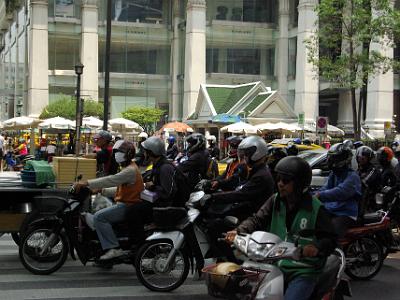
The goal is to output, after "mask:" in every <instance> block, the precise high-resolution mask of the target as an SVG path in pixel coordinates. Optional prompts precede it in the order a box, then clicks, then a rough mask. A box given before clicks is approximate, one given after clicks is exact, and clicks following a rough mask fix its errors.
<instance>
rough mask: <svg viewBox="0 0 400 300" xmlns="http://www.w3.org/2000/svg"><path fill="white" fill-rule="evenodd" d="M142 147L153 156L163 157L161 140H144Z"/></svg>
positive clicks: (154, 137) (156, 138) (154, 138)
mask: <svg viewBox="0 0 400 300" xmlns="http://www.w3.org/2000/svg"><path fill="white" fill-rule="evenodd" d="M142 146H143V148H144V149H145V150H147V151H150V152H151V153H153V155H154V156H162V155H165V144H164V142H163V140H162V139H160V138H159V137H156V136H151V137H149V138H148V139H146V140H145V141H144V142H143V143H142Z"/></svg>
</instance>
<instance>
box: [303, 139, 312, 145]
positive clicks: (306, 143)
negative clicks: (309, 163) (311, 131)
mask: <svg viewBox="0 0 400 300" xmlns="http://www.w3.org/2000/svg"><path fill="white" fill-rule="evenodd" d="M303 145H306V146H311V141H310V139H307V138H305V139H304V140H303Z"/></svg>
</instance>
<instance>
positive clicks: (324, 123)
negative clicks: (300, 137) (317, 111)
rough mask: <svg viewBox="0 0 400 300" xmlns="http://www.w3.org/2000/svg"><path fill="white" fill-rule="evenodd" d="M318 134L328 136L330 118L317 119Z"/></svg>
mask: <svg viewBox="0 0 400 300" xmlns="http://www.w3.org/2000/svg"><path fill="white" fill-rule="evenodd" d="M316 124H317V128H316V129H317V134H327V132H328V117H317V122H316Z"/></svg>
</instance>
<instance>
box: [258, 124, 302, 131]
mask: <svg viewBox="0 0 400 300" xmlns="http://www.w3.org/2000/svg"><path fill="white" fill-rule="evenodd" d="M256 128H258V129H259V130H261V131H290V132H295V131H300V130H301V128H300V127H299V126H297V124H288V123H284V122H278V123H270V122H267V123H263V124H259V125H256Z"/></svg>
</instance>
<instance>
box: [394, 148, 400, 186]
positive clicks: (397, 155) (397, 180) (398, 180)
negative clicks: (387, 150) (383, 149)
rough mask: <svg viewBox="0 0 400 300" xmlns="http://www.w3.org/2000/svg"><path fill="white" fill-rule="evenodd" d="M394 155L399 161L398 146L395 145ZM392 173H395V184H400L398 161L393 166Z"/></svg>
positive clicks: (399, 151)
mask: <svg viewBox="0 0 400 300" xmlns="http://www.w3.org/2000/svg"><path fill="white" fill-rule="evenodd" d="M394 156H395V157H396V159H397V161H398V162H400V146H397V147H396V150H395V151H394ZM394 175H396V182H397V186H400V163H397V165H396V166H395V167H394Z"/></svg>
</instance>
